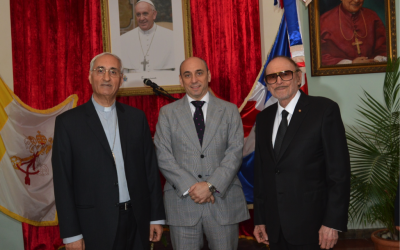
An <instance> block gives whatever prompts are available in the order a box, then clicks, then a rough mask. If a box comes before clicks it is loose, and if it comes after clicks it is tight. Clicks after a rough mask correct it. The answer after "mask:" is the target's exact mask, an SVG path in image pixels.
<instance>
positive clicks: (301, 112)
mask: <svg viewBox="0 0 400 250" xmlns="http://www.w3.org/2000/svg"><path fill="white" fill-rule="evenodd" d="M308 102H309V101H308V96H307V95H306V94H304V93H303V92H301V95H300V98H299V101H298V102H297V104H296V108H295V109H294V112H293V116H292V119H291V120H290V123H289V127H288V129H287V130H286V134H285V137H284V138H283V142H282V146H281V149H280V151H279V157H278V161H279V159H280V158H281V157H282V155H283V154H284V153H285V151H286V149H287V148H288V147H289V144H290V142H291V141H292V139H293V137H294V136H295V135H296V133H297V131H298V130H299V128H300V125H301V123H302V122H303V120H304V118H305V117H306V115H307V112H308V110H309V109H308V107H307V105H308Z"/></svg>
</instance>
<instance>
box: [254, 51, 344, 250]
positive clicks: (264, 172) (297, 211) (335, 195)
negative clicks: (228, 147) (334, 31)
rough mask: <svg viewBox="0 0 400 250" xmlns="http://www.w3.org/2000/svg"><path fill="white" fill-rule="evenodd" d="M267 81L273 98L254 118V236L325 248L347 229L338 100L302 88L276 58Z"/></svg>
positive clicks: (286, 245)
mask: <svg viewBox="0 0 400 250" xmlns="http://www.w3.org/2000/svg"><path fill="white" fill-rule="evenodd" d="M265 82H266V83H267V86H268V90H269V91H270V92H271V94H272V95H273V97H274V98H276V99H277V100H278V102H277V103H275V104H273V105H271V106H269V107H268V108H266V109H265V110H263V111H262V112H261V113H260V114H259V115H258V116H257V121H256V149H255V169H254V176H255V181H254V223H255V225H256V226H255V229H254V235H255V237H256V239H257V241H258V242H262V243H265V244H270V248H271V250H275V249H290V250H292V249H296V250H297V249H304V250H312V249H320V248H322V249H330V248H332V247H333V246H334V245H335V244H336V242H337V239H338V231H346V230H347V219H348V216H347V212H348V206H349V200H350V159H349V153H348V148H347V142H346V137H345V130H344V126H343V123H342V119H341V117H340V111H339V107H338V105H337V104H336V103H335V102H333V101H331V100H329V99H327V98H323V97H311V96H307V95H305V94H304V93H303V92H302V91H300V90H299V87H300V84H301V72H300V70H299V68H298V67H297V65H296V63H295V62H293V60H292V59H291V58H287V57H282V56H280V57H276V58H274V59H273V60H271V62H270V63H269V64H268V66H267V68H266V76H265Z"/></svg>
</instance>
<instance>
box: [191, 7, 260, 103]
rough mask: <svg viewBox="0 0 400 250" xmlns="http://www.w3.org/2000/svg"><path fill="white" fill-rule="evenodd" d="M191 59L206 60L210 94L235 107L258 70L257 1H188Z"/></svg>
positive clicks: (241, 99) (258, 21) (258, 34)
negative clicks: (190, 28) (211, 91)
mask: <svg viewBox="0 0 400 250" xmlns="http://www.w3.org/2000/svg"><path fill="white" fill-rule="evenodd" d="M190 4H191V5H190V7H191V17H192V40H193V55H194V56H198V57H201V58H203V59H204V60H206V62H207V63H208V66H209V68H210V71H211V84H210V87H211V88H212V90H213V91H214V92H215V93H216V94H217V95H218V96H220V97H221V98H222V99H225V100H227V101H229V102H232V103H235V104H236V105H237V106H238V107H240V105H241V104H242V103H243V101H244V99H245V98H246V97H247V95H248V93H249V92H250V90H251V88H252V87H253V84H254V81H255V80H256V77H257V75H258V72H259V71H260V69H261V34H260V32H261V31H260V15H259V3H258V0H219V1H200V0H191V1H190Z"/></svg>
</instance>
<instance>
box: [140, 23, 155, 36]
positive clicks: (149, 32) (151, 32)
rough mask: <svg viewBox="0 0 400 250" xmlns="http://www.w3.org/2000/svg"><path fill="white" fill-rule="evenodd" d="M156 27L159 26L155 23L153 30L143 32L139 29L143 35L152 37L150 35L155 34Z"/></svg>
mask: <svg viewBox="0 0 400 250" xmlns="http://www.w3.org/2000/svg"><path fill="white" fill-rule="evenodd" d="M156 26H157V24H156V23H155V22H154V24H153V27H151V29H148V30H142V29H141V28H140V27H139V31H140V32H141V33H142V34H144V35H150V34H153V32H154V31H155V30H156Z"/></svg>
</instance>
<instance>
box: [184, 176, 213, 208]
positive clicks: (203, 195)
mask: <svg viewBox="0 0 400 250" xmlns="http://www.w3.org/2000/svg"><path fill="white" fill-rule="evenodd" d="M189 195H190V198H192V200H193V201H194V202H196V203H199V204H201V203H204V202H207V200H208V199H209V198H210V197H211V196H212V193H211V192H210V189H209V188H208V184H207V182H205V181H203V182H197V183H196V184H194V185H193V186H191V187H190V189H189ZM210 200H211V199H210Z"/></svg>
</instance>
